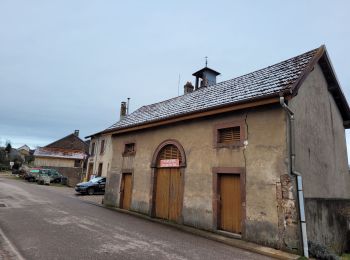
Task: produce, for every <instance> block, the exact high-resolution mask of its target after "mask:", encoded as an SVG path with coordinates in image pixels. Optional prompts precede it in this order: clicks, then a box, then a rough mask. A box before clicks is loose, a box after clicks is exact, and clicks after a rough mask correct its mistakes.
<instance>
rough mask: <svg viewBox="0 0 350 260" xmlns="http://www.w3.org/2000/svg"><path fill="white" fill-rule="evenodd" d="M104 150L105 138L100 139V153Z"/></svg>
mask: <svg viewBox="0 0 350 260" xmlns="http://www.w3.org/2000/svg"><path fill="white" fill-rule="evenodd" d="M104 151H105V140H102V141H101V149H100V154H103V153H104Z"/></svg>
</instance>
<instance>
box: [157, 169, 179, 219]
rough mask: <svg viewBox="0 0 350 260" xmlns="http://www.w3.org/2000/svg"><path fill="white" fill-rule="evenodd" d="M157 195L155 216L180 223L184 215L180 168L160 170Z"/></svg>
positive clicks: (158, 170)
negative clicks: (182, 214)
mask: <svg viewBox="0 0 350 260" xmlns="http://www.w3.org/2000/svg"><path fill="white" fill-rule="evenodd" d="M155 193H156V194H155V216H156V217H157V218H162V219H168V220H171V221H175V222H178V221H179V218H180V216H181V213H182V177H181V171H180V168H158V169H157V173H156V188H155Z"/></svg>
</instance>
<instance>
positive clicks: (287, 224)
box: [276, 174, 302, 252]
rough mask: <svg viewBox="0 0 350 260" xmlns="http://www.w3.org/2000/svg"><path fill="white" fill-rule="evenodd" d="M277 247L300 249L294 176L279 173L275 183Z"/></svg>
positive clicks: (292, 249)
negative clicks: (278, 178) (279, 175)
mask: <svg viewBox="0 0 350 260" xmlns="http://www.w3.org/2000/svg"><path fill="white" fill-rule="evenodd" d="M276 189H277V203H278V213H279V214H278V217H279V218H278V228H279V247H280V248H284V249H287V250H288V251H291V252H292V251H298V250H299V251H300V248H301V247H302V245H301V241H300V239H299V237H300V235H301V234H300V222H299V214H298V200H297V199H298V198H297V189H296V179H295V177H293V176H291V175H289V174H284V175H281V182H279V183H277V185H276Z"/></svg>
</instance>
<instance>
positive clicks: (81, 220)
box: [0, 176, 269, 260]
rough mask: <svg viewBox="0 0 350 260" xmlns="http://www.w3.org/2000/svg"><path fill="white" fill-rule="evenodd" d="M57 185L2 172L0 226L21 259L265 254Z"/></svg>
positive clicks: (251, 256)
mask: <svg viewBox="0 0 350 260" xmlns="http://www.w3.org/2000/svg"><path fill="white" fill-rule="evenodd" d="M61 189H62V190H60V188H57V187H56V188H54V187H50V186H40V185H36V184H30V183H26V182H22V181H19V180H13V179H8V178H5V177H1V176H0V204H5V207H0V230H2V232H3V234H4V235H5V236H6V237H7V239H8V240H9V242H10V243H11V244H12V245H13V247H14V248H16V249H17V250H18V252H19V253H20V255H22V256H23V258H24V259H35V260H40V259H45V260H47V259H67V260H68V259H75V260H77V259H201V260H204V259H269V258H267V257H265V256H262V255H258V254H255V253H251V252H248V251H244V250H241V249H237V248H234V247H231V246H228V245H225V244H221V243H218V242H215V241H212V240H208V239H205V238H202V237H198V236H195V235H192V234H188V233H185V232H182V231H179V230H177V229H175V228H172V227H168V226H165V225H162V224H158V223H153V222H150V221H147V220H144V219H140V218H137V217H134V216H130V215H128V214H123V213H119V212H115V211H112V210H108V209H105V208H102V207H98V206H95V205H92V204H89V203H87V202H85V201H83V200H81V199H79V198H78V197H76V196H75V195H72V193H71V192H70V193H67V192H64V191H65V190H67V189H65V188H61ZM0 236H1V233H0ZM0 245H1V241H0ZM3 254H4V255H5V252H3ZM4 255H3V256H4ZM1 256H2V254H1V248H0V258H1ZM4 258H5V257H4ZM9 259H10V257H9Z"/></svg>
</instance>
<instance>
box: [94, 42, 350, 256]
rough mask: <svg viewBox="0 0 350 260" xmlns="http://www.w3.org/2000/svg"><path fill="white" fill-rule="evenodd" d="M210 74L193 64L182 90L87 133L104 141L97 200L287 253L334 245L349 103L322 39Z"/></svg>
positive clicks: (343, 224) (348, 177) (344, 222)
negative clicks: (103, 178) (235, 73)
mask: <svg viewBox="0 0 350 260" xmlns="http://www.w3.org/2000/svg"><path fill="white" fill-rule="evenodd" d="M218 74H219V73H218V72H216V71H214V70H212V69H210V68H207V67H205V68H203V69H202V70H200V71H198V72H196V73H194V74H193V75H194V76H195V77H196V84H195V87H194V86H192V85H191V84H189V83H188V84H186V85H185V94H184V95H182V96H179V97H176V98H173V99H170V100H166V101H163V102H160V103H156V104H152V105H149V106H144V107H141V108H140V109H138V110H136V111H135V112H133V113H131V114H130V115H128V116H127V117H125V118H124V119H123V120H120V121H119V122H117V123H116V124H114V125H112V126H111V127H110V128H108V129H106V130H104V131H101V132H100V133H98V134H95V136H96V135H100V136H101V137H99V138H106V137H107V136H109V137H110V142H111V150H112V151H111V157H110V158H111V166H110V168H109V169H108V171H107V185H106V193H105V198H104V203H105V204H106V205H108V206H111V207H119V208H124V209H126V210H131V211H135V212H139V213H142V214H145V215H148V216H151V217H154V218H161V219H165V220H168V221H172V222H176V223H179V224H184V225H189V226H193V227H196V228H200V229H204V230H210V231H213V232H218V233H220V234H223V235H226V234H230V235H231V236H235V237H236V238H239V239H243V240H246V241H250V242H254V243H257V244H261V245H265V246H270V247H273V248H277V249H282V250H285V251H289V252H294V253H299V254H304V255H306V253H307V252H308V250H307V240H305V237H307V239H308V240H310V241H312V242H315V243H319V244H323V245H326V246H327V247H330V248H332V249H333V250H335V251H337V252H341V251H344V250H345V249H346V247H347V245H348V244H347V241H346V239H347V238H346V237H347V234H348V232H349V230H348V227H349V225H348V224H349V219H348V218H346V217H344V216H342V215H341V213H339V212H342V210H343V209H346V208H347V207H348V206H350V174H349V170H348V161H347V153H346V141H345V129H346V128H349V127H350V121H349V120H350V109H349V106H348V103H347V101H346V99H345V97H344V95H343V92H342V90H341V88H340V86H339V84H338V82H337V80H336V77H335V73H334V71H333V69H332V67H331V65H330V60H329V57H328V54H327V51H326V49H325V47H324V46H321V47H320V48H317V49H315V50H312V51H309V52H307V53H304V54H302V55H299V56H296V57H294V58H291V59H289V60H286V61H283V62H280V63H278V64H275V65H272V66H269V67H267V68H264V69H261V70H259V71H256V72H252V73H250V74H247V75H244V76H241V77H238V78H235V79H232V80H228V81H224V82H220V83H216V76H217V75H218ZM208 79H210V80H208ZM304 205H305V206H304ZM315 205H317V206H318V208H317V209H316V208H315ZM304 215H305V217H304ZM327 219H328V220H329V219H332V221H333V222H332V223H330V222H329V221H327ZM334 241H335V242H334Z"/></svg>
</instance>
